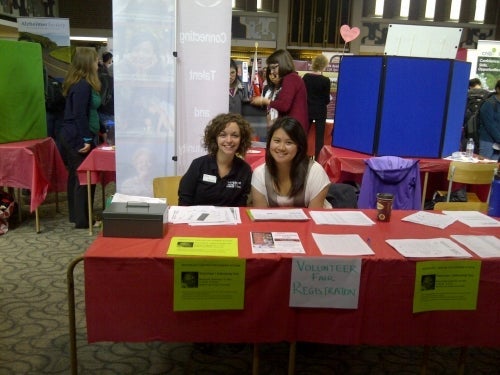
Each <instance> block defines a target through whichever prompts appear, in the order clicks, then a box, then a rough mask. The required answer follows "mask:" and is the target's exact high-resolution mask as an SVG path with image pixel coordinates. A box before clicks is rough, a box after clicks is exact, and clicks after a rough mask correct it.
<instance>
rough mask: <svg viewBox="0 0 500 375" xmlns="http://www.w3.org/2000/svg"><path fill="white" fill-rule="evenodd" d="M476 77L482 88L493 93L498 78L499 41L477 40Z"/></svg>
mask: <svg viewBox="0 0 500 375" xmlns="http://www.w3.org/2000/svg"><path fill="white" fill-rule="evenodd" d="M476 53H477V64H476V73H477V77H478V78H479V79H480V80H481V83H482V85H483V88H484V89H486V90H490V91H494V90H495V84H496V82H497V81H498V79H499V77H500V41H498V40H479V41H478V42H477V51H476Z"/></svg>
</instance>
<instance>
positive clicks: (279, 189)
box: [252, 117, 331, 208]
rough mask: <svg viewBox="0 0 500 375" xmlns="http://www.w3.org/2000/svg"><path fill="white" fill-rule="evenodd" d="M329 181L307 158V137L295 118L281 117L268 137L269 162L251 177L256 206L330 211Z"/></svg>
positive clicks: (314, 163) (253, 198)
mask: <svg viewBox="0 0 500 375" xmlns="http://www.w3.org/2000/svg"><path fill="white" fill-rule="evenodd" d="M329 187H330V179H329V178H328V175H327V174H326V172H325V170H324V169H323V167H322V166H321V165H320V164H319V163H317V162H315V161H313V160H311V159H309V157H308V156H307V137H306V133H305V132H304V130H303V129H302V126H301V124H300V122H298V121H297V120H296V119H294V118H293V117H280V118H278V119H277V120H276V121H275V122H274V124H273V126H272V127H271V129H269V133H268V136H267V144H266V163H265V164H262V165H260V166H258V167H257V168H255V170H254V173H253V176H252V205H253V206H254V207H308V208H331V204H330V203H329V202H328V201H327V200H326V195H327V193H328V188H329Z"/></svg>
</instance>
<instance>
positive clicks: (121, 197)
mask: <svg viewBox="0 0 500 375" xmlns="http://www.w3.org/2000/svg"><path fill="white" fill-rule="evenodd" d="M111 202H118V203H128V202H141V203H167V200H166V199H165V198H153V197H143V196H139V195H126V194H120V193H115V194H113V199H112V200H111Z"/></svg>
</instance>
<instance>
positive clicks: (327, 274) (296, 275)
mask: <svg viewBox="0 0 500 375" xmlns="http://www.w3.org/2000/svg"><path fill="white" fill-rule="evenodd" d="M360 275H361V259H360V258H352V259H350V258H346V259H343V258H335V259H333V258H330V259H325V258H321V257H307V258H306V257H295V258H293V260H292V277H291V281H290V306H292V307H327V308H341V309H356V308H357V307H358V298H359V283H360Z"/></svg>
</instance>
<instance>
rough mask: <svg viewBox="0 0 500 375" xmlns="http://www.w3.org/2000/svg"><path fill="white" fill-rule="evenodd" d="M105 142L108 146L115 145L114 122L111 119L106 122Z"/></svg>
mask: <svg viewBox="0 0 500 375" xmlns="http://www.w3.org/2000/svg"><path fill="white" fill-rule="evenodd" d="M106 142H107V144H108V146H114V145H115V122H114V121H112V120H108V121H107V122H106Z"/></svg>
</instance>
